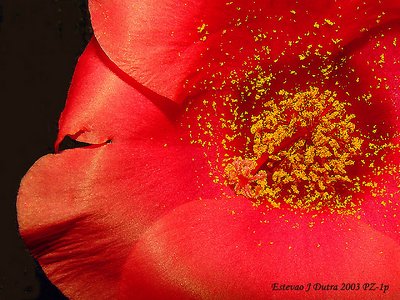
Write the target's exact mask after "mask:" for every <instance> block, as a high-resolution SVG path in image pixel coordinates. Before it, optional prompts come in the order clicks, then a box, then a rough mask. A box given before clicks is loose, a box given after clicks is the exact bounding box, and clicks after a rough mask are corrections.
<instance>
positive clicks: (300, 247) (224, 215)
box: [121, 199, 400, 299]
mask: <svg viewBox="0 0 400 300" xmlns="http://www.w3.org/2000/svg"><path fill="white" fill-rule="evenodd" d="M399 256H400V246H399V244H398V243H397V242H395V241H394V240H392V239H390V238H388V237H386V236H385V235H383V234H381V233H380V232H378V231H376V230H374V229H373V228H371V227H370V226H369V225H366V224H364V223H362V222H358V221H357V220H355V219H354V218H352V217H345V216H337V215H325V216H312V215H307V214H300V213H293V212H285V211H282V210H281V211H279V210H274V211H268V212H266V213H265V214H263V213H262V212H260V210H257V209H253V208H251V207H250V206H249V205H247V203H246V202H242V200H241V199H235V200H233V199H230V200H229V201H224V200H221V199H220V200H218V201H216V200H210V201H209V200H203V201H194V202H190V203H188V204H185V205H182V206H180V207H179V208H178V209H176V210H175V211H173V212H171V213H170V214H168V215H167V216H165V217H164V218H162V219H160V220H159V221H157V222H156V223H155V225H154V226H153V227H152V228H151V229H150V230H149V231H148V232H146V234H145V235H143V237H142V239H141V240H140V242H139V243H138V244H137V245H136V246H135V248H134V251H133V252H132V253H131V255H130V258H129V260H128V263H127V264H126V265H125V269H124V275H123V277H122V279H121V296H122V298H123V299H132V297H135V298H136V299H149V298H151V299H165V298H171V299H324V298H329V299H360V298H367V299H396V298H398V297H399V296H400V289H399V283H400V274H399V272H398V270H399V268H400V265H399V263H398V262H399V258H400V257H399ZM369 282H376V283H379V284H380V283H385V284H388V285H389V286H390V288H389V290H388V291H387V292H386V293H385V294H384V293H383V291H382V290H379V291H378V290H375V291H365V290H364V289H363V284H364V283H369ZM308 283H311V290H310V291H309V292H305V289H306V288H307V284H308ZM342 283H344V284H346V283H360V286H358V285H357V284H356V285H355V286H356V287H355V289H357V286H358V288H359V290H349V291H346V290H340V289H341V288H342ZM274 284H276V285H275V290H274V288H273V287H274ZM315 284H317V285H315ZM318 284H320V285H318ZM282 285H303V286H304V290H302V291H295V290H292V288H288V289H287V290H279V289H280V288H282V287H281V286H282ZM322 285H323V286H325V288H324V289H325V290H322V288H321V286H322ZM327 285H330V286H331V287H330V288H328V287H327ZM335 285H337V289H338V290H334V289H335V288H334V287H332V286H335ZM364 288H365V286H364ZM283 289H285V288H283ZM326 289H330V290H326Z"/></svg>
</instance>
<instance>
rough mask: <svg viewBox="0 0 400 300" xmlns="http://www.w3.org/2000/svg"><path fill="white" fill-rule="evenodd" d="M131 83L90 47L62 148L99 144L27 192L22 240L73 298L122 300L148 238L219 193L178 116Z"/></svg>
mask: <svg viewBox="0 0 400 300" xmlns="http://www.w3.org/2000/svg"><path fill="white" fill-rule="evenodd" d="M126 77H127V76H126V75H125V74H123V73H122V72H121V71H119V70H118V68H116V67H115V66H114V65H113V64H112V63H111V62H110V61H109V60H108V58H107V57H106V56H105V55H104V54H103V53H102V50H101V49H100V48H99V47H98V45H97V43H96V41H95V40H93V41H91V43H90V44H89V46H88V47H87V49H86V50H85V52H84V54H83V55H82V57H81V58H80V60H79V63H78V66H77V69H76V72H75V74H74V78H73V82H72V86H71V89H70V91H69V96H68V101H67V105H66V108H65V110H64V112H63V114H62V117H61V120H60V133H59V137H58V140H57V143H56V145H57V146H58V144H59V143H60V142H61V141H62V139H63V138H64V137H65V136H67V135H68V136H71V137H73V138H75V139H77V140H80V141H83V142H86V143H89V144H96V145H89V146H87V147H85V148H83V149H72V150H67V151H62V152H61V153H59V154H56V155H47V156H45V157H43V158H42V159H40V160H39V161H38V162H37V163H36V164H35V165H34V166H33V167H32V168H31V170H30V171H29V172H28V173H27V175H26V176H25V177H24V179H23V181H22V183H21V188H20V191H19V196H18V202H17V208H18V221H19V226H20V231H21V234H22V236H23V238H24V240H25V242H26V244H27V246H28V248H29V249H30V251H31V252H32V254H33V255H34V257H35V258H37V259H38V261H39V263H40V264H41V265H42V267H43V269H44V270H45V272H46V274H47V275H48V276H49V278H50V280H52V281H53V282H54V283H55V284H56V285H57V286H58V287H59V288H60V289H61V290H62V291H63V292H64V293H65V295H67V296H68V297H71V298H73V299H93V298H95V299H110V298H114V297H115V293H116V288H115V286H116V285H117V283H118V278H119V275H120V271H121V267H122V265H123V264H124V261H125V259H126V257H127V255H128V253H129V252H130V248H131V247H132V245H133V244H134V243H135V241H136V240H137V239H138V237H139V236H140V235H141V234H142V232H143V231H144V230H146V229H147V227H148V226H150V225H151V224H152V223H153V222H154V221H155V220H157V219H158V218H159V217H160V216H161V215H163V214H164V213H165V212H167V211H169V210H171V209H173V208H175V207H176V206H179V205H181V204H182V203H185V202H186V201H187V200H188V199H193V197H198V196H199V195H200V196H202V197H210V196H211V197H212V196H213V194H215V193H219V192H220V191H219V190H218V187H217V186H215V185H213V184H212V182H211V180H210V178H209V176H208V171H207V168H206V167H205V163H204V162H203V157H202V153H201V154H198V153H197V152H196V150H195V149H194V148H193V146H190V145H187V144H184V143H183V142H182V141H181V140H180V139H179V135H180V134H179V130H173V129H174V126H173V125H172V123H173V122H172V121H171V119H172V117H171V116H172V115H171V114H172V113H173V112H174V109H173V108H171V107H169V106H168V105H165V102H160V101H159V100H160V99H159V98H158V97H157V96H154V95H153V93H151V92H149V91H147V90H146V89H143V88H142V87H141V86H140V85H139V84H137V83H136V82H133V81H132V80H131V79H130V78H126ZM162 101H163V100H162ZM107 141H108V143H107ZM189 170H190V171H189Z"/></svg>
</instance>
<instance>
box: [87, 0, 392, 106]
mask: <svg viewBox="0 0 400 300" xmlns="http://www.w3.org/2000/svg"><path fill="white" fill-rule="evenodd" d="M89 5H90V11H91V16H92V23H93V28H94V32H95V35H96V37H97V38H98V40H99V42H100V45H101V46H102V48H103V49H104V50H105V52H106V53H107V55H109V57H110V58H111V60H112V61H114V62H115V63H116V64H117V65H118V66H119V67H120V68H121V69H122V70H124V71H125V72H126V73H127V74H129V75H130V76H132V77H133V78H135V79H136V80H137V81H139V82H140V83H142V84H144V85H145V86H147V87H148V88H150V89H152V90H154V91H155V92H157V93H159V94H160V95H162V96H165V97H168V98H170V99H173V100H175V101H177V102H181V101H183V100H184V98H185V96H186V94H185V93H184V92H183V86H184V84H185V83H187V81H188V80H191V79H193V78H195V81H196V82H201V81H203V80H210V78H207V76H206V75H207V74H205V73H206V71H205V70H206V68H205V67H206V66H207V64H209V63H213V62H215V63H216V66H215V67H213V72H217V71H218V70H219V69H221V66H222V65H219V63H223V62H226V61H228V64H225V66H224V68H230V69H231V70H233V69H234V67H235V62H236V61H237V59H238V57H240V56H243V55H249V54H250V53H249V51H247V49H254V48H255V46H256V45H257V39H258V37H261V39H262V36H263V35H265V34H267V35H268V37H267V38H266V36H264V38H265V39H264V41H263V42H262V43H263V44H264V45H265V46H268V47H270V48H272V49H273V53H272V54H271V61H273V60H274V59H277V58H278V59H281V60H282V57H283V56H285V55H286V57H290V53H291V49H288V50H287V51H285V52H286V53H285V54H284V52H282V51H283V50H284V48H285V47H286V46H287V42H288V41H293V42H294V48H302V49H303V50H304V51H305V50H306V49H307V46H308V45H309V43H315V45H317V44H318V43H320V44H322V45H324V48H325V49H324V51H328V52H329V51H335V49H336V50H337V49H338V47H337V45H336V42H335V40H336V39H338V34H337V28H338V27H337V26H339V28H341V29H342V30H341V31H343V33H344V34H340V39H341V40H342V42H343V44H344V45H345V44H347V43H349V42H350V41H351V40H353V39H355V38H358V37H360V36H361V35H362V34H363V32H365V31H368V30H369V29H370V28H371V27H373V26H375V25H376V22H375V21H376V20H378V21H379V22H380V23H381V24H386V23H388V22H391V21H393V20H394V19H395V18H396V17H398V16H399V15H400V7H399V4H398V3H397V1H376V0H373V1H361V0H360V1H336V2H335V3H333V2H332V1H308V2H307V3H294V2H293V1H279V3H277V2H276V1H252V2H248V1H232V2H228V1H171V0H164V1H153V0H146V1H141V2H136V1H131V0H124V1H103V0H92V1H89ZM355 20H356V22H355ZM335 23H336V24H337V25H336V26H332V25H333V24H335ZM299 24H301V26H299ZM320 27H321V28H320ZM276 33H278V34H279V36H280V38H279V39H275V38H273V37H272V38H270V36H269V35H275V34H276ZM238 37H240V38H238ZM296 41H297V42H296ZM298 41H301V43H300V44H299V46H297V44H298ZM258 44H259V40H258ZM271 46H272V47H271ZM294 52H296V50H295V51H294ZM297 54H300V53H297ZM297 54H295V56H297ZM204 75H205V76H204Z"/></svg>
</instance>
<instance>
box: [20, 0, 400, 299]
mask: <svg viewBox="0 0 400 300" xmlns="http://www.w3.org/2000/svg"><path fill="white" fill-rule="evenodd" d="M305 2H306V3H302V4H298V3H297V2H295V1H286V0H285V1H198V2H196V1H189V2H187V1H183V2H180V1H171V0H165V1H158V2H155V1H146V0H145V1H141V2H137V1H130V0H123V1H121V0H120V1H118V2H117V1H110V0H108V1H102V0H92V1H89V4H90V9H91V14H92V22H93V27H94V32H95V38H94V39H93V40H92V41H91V42H90V44H89V46H88V47H87V49H86V50H85V52H84V54H83V55H82V57H81V58H80V60H79V62H78V65H77V67H76V71H75V75H74V78H73V81H72V84H71V88H70V91H69V95H68V100H67V104H66V107H65V110H64V112H63V114H62V116H61V118H60V132H59V136H58V138H57V142H56V148H57V147H58V145H59V143H60V142H61V141H62V140H63V139H64V137H66V136H71V137H73V138H74V139H76V140H78V141H83V142H86V143H90V144H92V145H91V146H88V147H84V148H80V149H72V150H66V151H62V152H60V153H57V154H53V155H47V156H45V157H43V158H42V159H40V160H39V161H38V162H37V163H36V164H35V165H34V166H33V167H32V168H31V170H30V171H29V172H28V174H27V175H26V176H25V178H24V179H23V181H22V184H21V189H20V191H19V197H18V218H19V224H20V229H21V234H22V236H23V237H24V239H25V242H26V244H27V245H28V247H29V249H30V250H31V252H32V254H33V255H34V256H35V257H36V258H37V259H38V261H39V262H40V264H41V265H42V266H43V268H44V270H45V272H46V273H47V275H48V276H49V278H50V279H51V280H52V281H53V282H54V283H55V284H56V285H57V286H58V287H59V288H60V289H61V290H62V291H63V292H64V293H65V295H67V296H68V297H70V298H72V299H119V298H121V299H132V298H135V299H136V298H146V299H154V298H163V299H171V298H172V299H174V298H218V299H219V298H222V299H224V298H227V299H231V298H239V299H240V298H249V299H258V298H260V299H269V298H271V299H272V298H273V299H303V298H306V297H309V298H312V299H316V298H326V297H329V298H332V299H360V297H363V298H369V299H377V298H381V297H384V296H386V297H387V298H388V299H396V298H399V297H400V263H399V261H400V229H399V228H400V224H399V203H400V202H399V187H400V176H399V127H400V126H399V125H400V122H399V107H400V105H399V103H400V101H399V81H400V80H399V79H400V78H399V75H400V72H399V67H398V66H399V64H400V57H399V50H398V49H399V48H398V43H400V40H399V37H398V36H399V29H400V4H399V2H398V1H395V0H383V1H382V0H381V1H379V0H368V1H342V0H340V1H339V0H337V1H305ZM97 41H98V42H97ZM308 284H310V285H308ZM373 284H374V285H373ZM308 288H309V289H310V290H309V291H306V290H307V289H308ZM375 288H376V289H375ZM299 289H303V290H299ZM336 289H338V290H336Z"/></svg>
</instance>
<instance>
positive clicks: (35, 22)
mask: <svg viewBox="0 0 400 300" xmlns="http://www.w3.org/2000/svg"><path fill="white" fill-rule="evenodd" d="M91 35H92V31H91V28H90V21H89V13H88V10H87V0H0V105H1V108H0V120H1V124H0V126H1V127H0V129H1V131H0V133H1V138H0V140H1V147H0V149H1V153H0V172H1V173H0V176H1V177H0V182H1V189H0V191H1V194H0V205H1V206H0V222H1V223H0V230H1V231H0V233H1V239H0V241H1V245H0V299H4V300H9V299H10V300H14V299H16V300H20V299H21V300H22V299H53V300H56V299H65V298H64V297H63V296H62V295H61V294H60V292H58V290H57V289H56V288H55V287H54V286H52V285H51V284H50V282H49V281H48V280H47V279H46V278H45V276H44V275H43V274H42V272H41V270H40V267H38V266H37V265H36V264H35V262H34V260H33V259H32V258H31V257H30V255H29V253H28V251H27V250H26V248H25V246H24V244H23V242H22V240H21V238H20V237H19V235H18V229H17V228H18V226H17V221H16V210H15V199H16V196H17V191H18V186H19V182H20V180H21V178H22V177H23V175H24V174H25V173H26V171H27V170H28V169H29V167H30V166H31V165H32V164H33V163H34V162H35V161H36V160H37V159H38V158H39V157H41V156H43V155H45V154H47V153H51V152H53V151H54V150H53V142H54V140H55V138H56V134H57V121H58V117H59V115H60V113H61V111H62V109H63V106H64V102H65V98H66V94H67V91H68V86H69V83H70V81H71V77H72V73H73V70H74V66H75V64H76V61H77V58H78V57H79V55H80V53H81V52H82V51H83V49H84V47H85V45H86V44H87V42H88V40H89V39H90V37H91Z"/></svg>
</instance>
